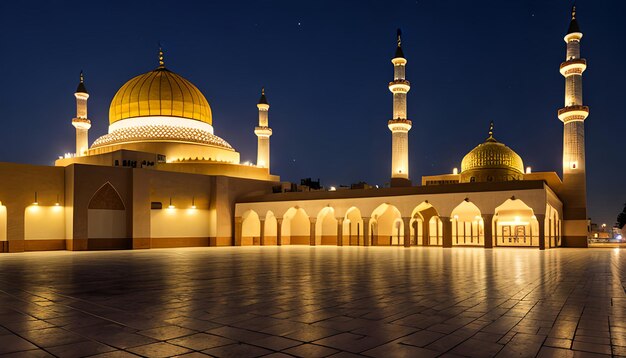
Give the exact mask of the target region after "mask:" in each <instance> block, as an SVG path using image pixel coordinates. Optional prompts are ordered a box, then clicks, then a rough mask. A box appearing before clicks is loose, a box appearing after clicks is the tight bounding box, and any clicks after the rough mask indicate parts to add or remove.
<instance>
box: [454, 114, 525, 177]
mask: <svg viewBox="0 0 626 358" xmlns="http://www.w3.org/2000/svg"><path fill="white" fill-rule="evenodd" d="M481 173H482V174H481ZM523 174H524V162H523V161H522V157H520V156H519V155H518V154H517V153H515V151H513V149H511V148H509V147H507V146H506V145H504V144H503V143H499V142H498V141H497V140H496V139H495V138H494V137H493V122H491V125H490V127H489V137H488V138H487V140H485V142H484V143H481V144H479V145H477V146H476V147H475V148H474V149H472V150H471V151H470V152H469V153H467V155H465V157H463V161H462V162H461V181H462V182H468V181H470V182H472V181H506V180H520V179H522V178H523ZM483 177H484V178H483Z"/></svg>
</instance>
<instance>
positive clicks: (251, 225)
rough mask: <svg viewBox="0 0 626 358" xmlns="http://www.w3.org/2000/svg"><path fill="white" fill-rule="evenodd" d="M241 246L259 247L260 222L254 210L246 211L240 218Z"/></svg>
mask: <svg viewBox="0 0 626 358" xmlns="http://www.w3.org/2000/svg"><path fill="white" fill-rule="evenodd" d="M241 219H242V220H243V221H242V223H241V245H242V246H250V245H261V220H259V215H258V214H257V213H256V212H255V211H254V210H248V211H246V212H245V213H243V215H242V216H241Z"/></svg>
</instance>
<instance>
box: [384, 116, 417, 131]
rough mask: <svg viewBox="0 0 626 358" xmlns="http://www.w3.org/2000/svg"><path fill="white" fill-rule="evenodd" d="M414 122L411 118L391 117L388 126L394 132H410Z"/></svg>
mask: <svg viewBox="0 0 626 358" xmlns="http://www.w3.org/2000/svg"><path fill="white" fill-rule="evenodd" d="M412 125H413V122H411V120H409V119H401V118H398V119H391V120H389V121H388V122H387V127H389V130H390V131H392V132H408V131H409V130H411V126H412Z"/></svg>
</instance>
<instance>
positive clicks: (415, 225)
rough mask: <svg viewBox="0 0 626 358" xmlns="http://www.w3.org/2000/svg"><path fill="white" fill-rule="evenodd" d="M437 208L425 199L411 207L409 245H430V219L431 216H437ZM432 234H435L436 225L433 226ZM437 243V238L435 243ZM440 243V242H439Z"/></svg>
mask: <svg viewBox="0 0 626 358" xmlns="http://www.w3.org/2000/svg"><path fill="white" fill-rule="evenodd" d="M438 216H439V214H438V213H437V210H436V209H435V208H434V207H433V206H432V205H431V204H429V203H428V202H427V201H425V202H423V203H421V204H419V205H418V206H416V207H415V209H413V212H412V213H411V221H410V224H411V245H418V246H429V245H431V243H430V240H429V237H430V235H431V230H430V226H431V225H430V220H431V219H432V218H433V217H438ZM425 223H427V224H426V225H425ZM434 234H435V235H437V227H435V230H434ZM433 245H437V240H436V239H435V243H434V244H433ZM439 245H441V244H439Z"/></svg>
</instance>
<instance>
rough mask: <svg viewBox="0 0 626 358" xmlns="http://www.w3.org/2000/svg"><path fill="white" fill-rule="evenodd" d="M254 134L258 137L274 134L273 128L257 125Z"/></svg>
mask: <svg viewBox="0 0 626 358" xmlns="http://www.w3.org/2000/svg"><path fill="white" fill-rule="evenodd" d="M254 134H256V135H257V136H258V137H269V136H271V135H272V128H270V127H255V128H254Z"/></svg>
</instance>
